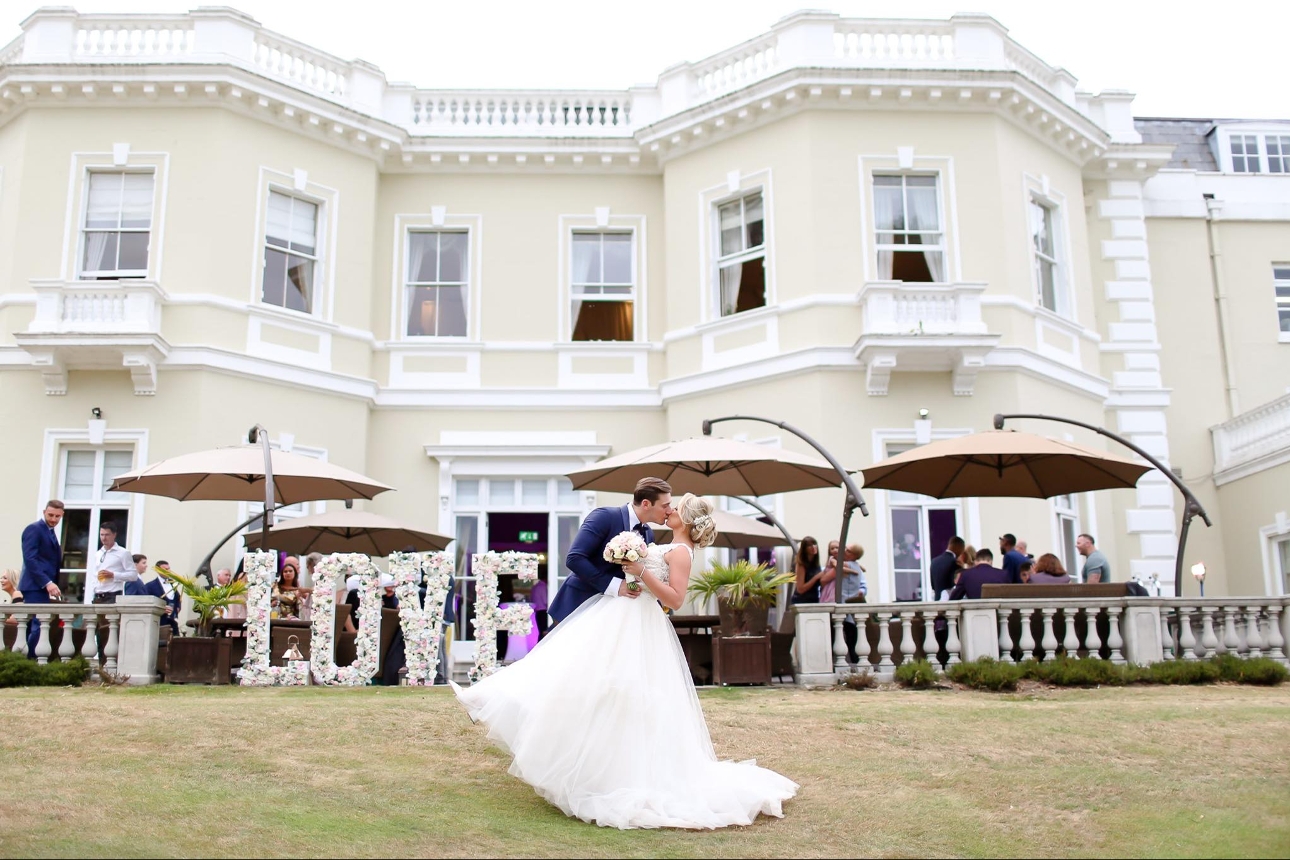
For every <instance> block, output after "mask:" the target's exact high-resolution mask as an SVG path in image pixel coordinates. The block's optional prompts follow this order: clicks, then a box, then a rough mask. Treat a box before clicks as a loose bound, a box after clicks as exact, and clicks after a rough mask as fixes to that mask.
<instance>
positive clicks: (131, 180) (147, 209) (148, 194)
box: [121, 173, 152, 227]
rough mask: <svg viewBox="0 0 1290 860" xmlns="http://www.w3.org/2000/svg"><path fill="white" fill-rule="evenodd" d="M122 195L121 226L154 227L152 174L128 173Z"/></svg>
mask: <svg viewBox="0 0 1290 860" xmlns="http://www.w3.org/2000/svg"><path fill="white" fill-rule="evenodd" d="M123 179H124V188H123V189H122V194H121V226H122V227H151V226H152V174H151V173H127V174H125V176H124V177H123Z"/></svg>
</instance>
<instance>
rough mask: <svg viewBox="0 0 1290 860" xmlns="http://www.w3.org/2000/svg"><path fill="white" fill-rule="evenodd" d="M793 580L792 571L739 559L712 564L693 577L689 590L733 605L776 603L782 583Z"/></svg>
mask: <svg viewBox="0 0 1290 860" xmlns="http://www.w3.org/2000/svg"><path fill="white" fill-rule="evenodd" d="M792 581H793V575H792V574H789V573H784V574H776V573H775V571H774V570H772V569H771V568H769V567H767V566H766V565H764V564H753V563H752V562H750V561H747V560H746V559H740V560H739V561H736V562H735V563H734V564H715V563H714V564H713V565H712V567H710V568H709V569H708V570H706V571H704V572H703V573H702V574H701V575H699V576H696V577H694V578H693V579H691V580H690V587H689V589H688V591H689V593H690V594H692V595H694V596H696V597H699V598H701V599H703V600H709V599H712V598H716V599H718V600H721V601H724V602H726V603H727V604H729V605H730V607H731V608H732V609H746V608H747V607H749V606H759V607H768V606H774V605H775V598H776V596H777V592H778V589H779V587H780V586H781V585H784V584H786V583H789V582H792Z"/></svg>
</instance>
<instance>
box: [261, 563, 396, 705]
mask: <svg viewBox="0 0 1290 860" xmlns="http://www.w3.org/2000/svg"><path fill="white" fill-rule="evenodd" d="M350 573H352V574H355V575H357V576H358V593H359V597H360V601H359V607H358V618H356V619H355V620H354V623H355V625H356V628H357V630H358V635H357V640H356V642H355V648H356V650H357V652H358V654H357V657H356V658H355V660H354V663H353V665H351V666H337V665H336V583H337V582H338V581H343V579H344V578H345V577H346V576H347V575H348V574H350ZM379 584H380V571H378V570H377V569H376V565H374V564H372V560H371V559H369V558H368V557H367V556H365V555H363V554H362V553H333V554H332V555H330V556H327V557H326V558H324V559H323V560H322V561H320V562H319V563H318V568H317V569H316V570H315V572H314V604H313V618H312V621H311V623H310V628H311V629H310V632H311V633H312V639H311V640H310V641H311V643H312V644H311V646H310V647H311V650H312V652H313V653H312V656H313V660H312V664H311V665H312V667H313V675H314V679H315V680H316V681H318V683H320V684H334V685H342V686H362V685H364V684H367V683H369V682H370V681H371V679H372V676H373V675H375V674H376V669H377V666H376V663H377V659H378V658H379V656H380V650H381V649H380V635H381V592H380V589H379V587H378V586H379ZM266 607H267V602H266ZM247 614H248V615H249V614H250V612H249V610H248V613H247ZM247 647H248V649H249V648H250V645H249V643H248V646H247Z"/></svg>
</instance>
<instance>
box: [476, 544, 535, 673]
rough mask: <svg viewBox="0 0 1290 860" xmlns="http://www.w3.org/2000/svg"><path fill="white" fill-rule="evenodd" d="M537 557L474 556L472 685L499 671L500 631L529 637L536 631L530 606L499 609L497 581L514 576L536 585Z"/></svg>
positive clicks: (524, 554)
mask: <svg viewBox="0 0 1290 860" xmlns="http://www.w3.org/2000/svg"><path fill="white" fill-rule="evenodd" d="M537 564H538V563H537V556H536V555H534V554H533V553H527V552H501V553H498V552H487V553H484V554H482V555H480V554H475V555H474V556H472V569H473V570H474V572H475V665H474V666H473V667H472V668H471V670H470V680H471V683H474V682H477V681H481V680H483V679H484V678H487V677H488V676H489V675H491V674H493V673H494V672H496V671H497V637H496V635H495V634H496V632H497V631H498V630H506V631H508V632H510V633H517V634H519V635H522V636H527V635H528V633H529V631H531V630H532V629H533V611H532V610H531V609H530V608H529V607H528V606H508V607H507V608H505V609H502V608H500V607H499V606H498V605H497V604H498V600H499V599H500V595H499V594H498V591H497V578H498V576H500V575H502V574H512V573H513V574H515V575H516V576H518V577H519V579H520V580H521V581H523V582H536V581H537V576H538V569H537Z"/></svg>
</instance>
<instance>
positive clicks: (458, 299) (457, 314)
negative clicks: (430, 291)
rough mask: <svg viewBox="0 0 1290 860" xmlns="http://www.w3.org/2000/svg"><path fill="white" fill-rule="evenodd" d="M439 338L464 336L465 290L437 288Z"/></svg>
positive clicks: (461, 288) (459, 288)
mask: <svg viewBox="0 0 1290 860" xmlns="http://www.w3.org/2000/svg"><path fill="white" fill-rule="evenodd" d="M436 334H438V335H439V336H440V337H465V336H466V288H465V287H439V330H438V331H437V332H436Z"/></svg>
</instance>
